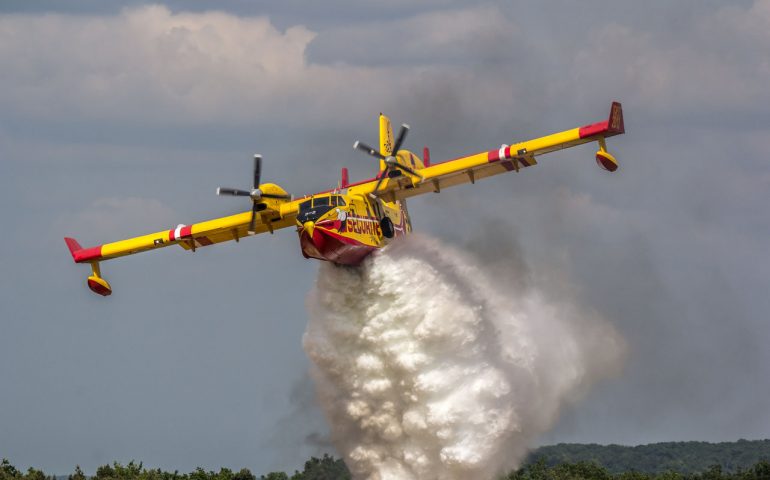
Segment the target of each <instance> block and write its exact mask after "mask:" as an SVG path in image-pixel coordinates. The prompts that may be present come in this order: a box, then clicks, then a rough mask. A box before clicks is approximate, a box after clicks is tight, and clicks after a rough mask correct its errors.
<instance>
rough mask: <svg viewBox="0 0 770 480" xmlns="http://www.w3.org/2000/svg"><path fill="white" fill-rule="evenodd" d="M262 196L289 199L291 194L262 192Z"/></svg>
mask: <svg viewBox="0 0 770 480" xmlns="http://www.w3.org/2000/svg"><path fill="white" fill-rule="evenodd" d="M260 196H261V197H262V198H275V199H278V200H291V195H279V194H277V193H263V194H262V195H260Z"/></svg>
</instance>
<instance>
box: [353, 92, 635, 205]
mask: <svg viewBox="0 0 770 480" xmlns="http://www.w3.org/2000/svg"><path fill="white" fill-rule="evenodd" d="M622 133H625V127H624V123H623V110H622V107H621V105H620V103H618V102H614V103H613V104H612V107H611V109H610V116H609V118H608V119H607V120H604V121H602V122H597V123H593V124H589V125H585V126H582V127H578V128H573V129H571V130H566V131H563V132H558V133H554V134H551V135H547V136H545V137H541V138H536V139H533V140H527V141H525V142H519V143H514V144H512V145H501V146H500V147H498V148H495V149H492V150H487V151H483V152H480V153H476V154H473V155H468V156H465V157H460V158H457V159H454V160H449V161H446V162H441V163H437V164H434V165H430V166H428V167H426V168H422V169H420V170H418V171H417V173H419V174H420V176H421V177H422V178H419V177H415V176H412V175H409V174H406V173H404V174H403V175H401V176H399V177H396V178H392V179H388V180H386V181H385V182H383V184H382V186H381V188H380V189H379V190H378V191H377V193H376V194H377V196H380V197H383V198H386V199H392V200H397V199H404V198H409V197H413V196H416V195H420V194H423V193H428V192H440V191H441V190H442V189H444V188H448V187H452V186H455V185H460V184H463V183H475V182H476V180H479V179H482V178H486V177H491V176H493V175H498V174H501V173H507V172H518V171H520V170H521V169H522V168H529V167H531V166H534V165H536V164H537V159H536V157H538V156H540V155H543V154H546V153H550V152H554V151H556V150H562V149H565V148H570V147H574V146H577V145H582V144H584V143H589V142H598V143H599V151H598V152H597V153H596V161H597V163H598V164H599V166H601V167H602V168H604V169H606V170H609V171H615V170H616V169H617V167H618V164H617V162H616V161H615V159H614V157H613V156H612V155H610V154H609V153H608V152H607V151H606V145H605V142H604V139H605V138H607V137H612V136H615V135H620V134H622ZM374 183H375V182H371V184H372V189H373V187H374ZM366 187H368V184H367V185H361V188H362V189H365V188H366Z"/></svg>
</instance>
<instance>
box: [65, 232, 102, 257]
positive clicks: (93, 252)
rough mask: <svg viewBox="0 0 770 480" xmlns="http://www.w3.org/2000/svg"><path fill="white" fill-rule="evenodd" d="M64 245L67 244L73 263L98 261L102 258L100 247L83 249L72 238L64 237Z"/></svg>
mask: <svg viewBox="0 0 770 480" xmlns="http://www.w3.org/2000/svg"><path fill="white" fill-rule="evenodd" d="M64 243H66V244H67V248H69V250H70V254H71V255H72V259H73V260H74V261H75V263H83V262H89V261H91V260H98V259H99V258H100V257H101V256H102V246H101V245H99V246H97V247H91V248H83V247H81V246H80V244H79V243H78V241H77V240H75V239H74V238H69V237H64Z"/></svg>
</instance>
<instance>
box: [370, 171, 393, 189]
mask: <svg viewBox="0 0 770 480" xmlns="http://www.w3.org/2000/svg"><path fill="white" fill-rule="evenodd" d="M388 170H389V169H388V168H386V169H385V170H383V171H382V175H380V178H379V179H378V180H377V185H375V186H374V190H372V194H376V193H377V190H379V189H380V185H382V181H383V180H385V177H387V176H388Z"/></svg>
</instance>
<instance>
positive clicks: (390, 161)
mask: <svg viewBox="0 0 770 480" xmlns="http://www.w3.org/2000/svg"><path fill="white" fill-rule="evenodd" d="M408 132H409V125H407V124H405V123H404V124H402V125H401V130H399V132H398V137H397V138H396V143H395V145H393V149H392V150H391V152H392V155H390V156H387V157H386V156H385V155H383V154H381V153H380V152H378V151H377V150H375V149H374V148H372V147H370V146H369V145H367V144H365V143H363V142H359V141H356V143H354V144H353V148H354V149H355V150H361V151H362V152H365V153H366V154H367V155H371V156H372V157H374V158H378V159H380V160H382V161H383V162H385V170H383V171H382V174H381V175H380V176H379V178H378V179H377V184H376V185H375V186H374V190H372V194H375V193H377V190H379V189H380V185H382V182H383V181H384V180H385V178H386V177H388V174H389V173H390V172H391V171H395V170H403V171H405V172H406V173H408V174H410V175H414V176H415V177H420V178H422V175H420V174H419V173H417V172H415V171H414V170H412V169H411V168H409V167H407V166H406V165H402V164H400V163H398V160H397V159H396V155H398V151H399V150H401V145H402V144H403V143H404V139H405V138H406V134H407V133H408Z"/></svg>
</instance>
